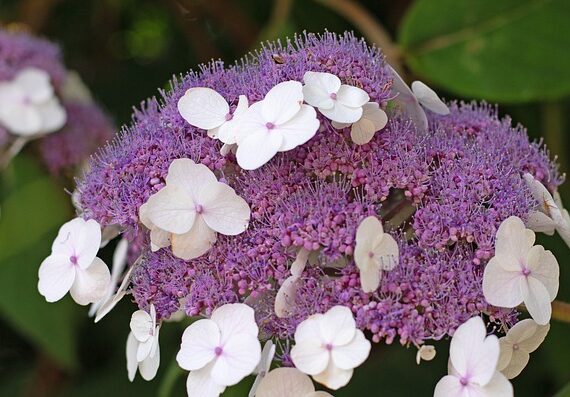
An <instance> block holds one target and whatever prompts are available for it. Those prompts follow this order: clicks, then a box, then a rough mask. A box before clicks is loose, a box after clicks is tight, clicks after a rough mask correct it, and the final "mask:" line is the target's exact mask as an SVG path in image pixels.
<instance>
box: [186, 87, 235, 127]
mask: <svg viewBox="0 0 570 397" xmlns="http://www.w3.org/2000/svg"><path fill="white" fill-rule="evenodd" d="M178 112H179V113H180V115H181V116H182V118H183V119H184V120H186V121H187V122H188V124H190V125H193V126H195V127H198V128H202V129H204V130H210V129H213V128H216V127H219V126H220V125H222V123H224V122H225V121H226V116H227V115H228V114H229V112H230V106H229V105H228V103H227V102H226V100H225V99H224V97H223V96H221V95H220V94H219V93H218V92H216V91H214V90H212V89H211V88H206V87H195V88H190V89H189V90H188V91H186V93H185V94H184V95H183V96H182V97H181V98H180V99H179V100H178Z"/></svg>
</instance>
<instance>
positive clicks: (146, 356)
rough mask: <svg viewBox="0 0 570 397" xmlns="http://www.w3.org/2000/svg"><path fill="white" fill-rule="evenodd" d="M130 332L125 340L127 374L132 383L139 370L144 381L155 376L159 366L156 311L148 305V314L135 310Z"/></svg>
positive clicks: (158, 329) (152, 305) (158, 327)
mask: <svg viewBox="0 0 570 397" xmlns="http://www.w3.org/2000/svg"><path fill="white" fill-rule="evenodd" d="M130 325H131V332H130V333H129V337H128V338H127V374H128V376H129V380H130V381H131V382H132V381H133V380H134V379H135V375H136V374H137V369H138V370H139V372H140V374H141V376H142V378H143V379H144V380H151V379H153V378H154V377H155V376H156V372H157V371H158V367H159V365H160V346H159V344H158V334H159V331H160V324H158V325H157V324H156V309H155V308H154V304H152V303H151V305H150V314H149V313H147V312H145V311H144V310H137V311H136V312H134V313H133V315H132V316H131V324H130Z"/></svg>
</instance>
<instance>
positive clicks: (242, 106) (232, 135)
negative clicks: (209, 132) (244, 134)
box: [217, 95, 249, 155]
mask: <svg viewBox="0 0 570 397" xmlns="http://www.w3.org/2000/svg"><path fill="white" fill-rule="evenodd" d="M248 106H249V103H248V100H247V97H246V96H245V95H240V96H239V99H238V104H237V107H236V109H235V111H234V114H233V118H232V119H231V120H229V121H226V122H225V123H224V124H222V125H221V126H220V127H219V129H218V132H217V138H218V139H219V140H220V141H221V142H223V143H225V144H226V145H233V144H235V143H236V142H237V141H236V132H237V130H238V128H239V124H238V123H239V120H240V117H241V116H243V115H244V114H245V112H246V111H247V109H248ZM224 146H225V145H224ZM226 154H227V153H226ZM222 155H225V154H222Z"/></svg>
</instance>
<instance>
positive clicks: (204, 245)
mask: <svg viewBox="0 0 570 397" xmlns="http://www.w3.org/2000/svg"><path fill="white" fill-rule="evenodd" d="M216 239H217V235H216V232H215V231H214V230H212V229H211V228H210V227H209V226H208V225H207V224H206V222H204V217H202V216H197V217H196V220H195V222H194V225H193V226H192V229H190V230H189V231H188V232H186V233H184V234H173V235H172V237H171V240H172V252H173V253H174V255H175V256H177V257H178V258H181V259H184V260H190V259H194V258H197V257H199V256H202V255H203V254H205V253H206V252H208V250H209V249H210V248H212V246H213V245H214V243H215V242H216Z"/></svg>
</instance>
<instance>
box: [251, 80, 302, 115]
mask: <svg viewBox="0 0 570 397" xmlns="http://www.w3.org/2000/svg"><path fill="white" fill-rule="evenodd" d="M302 102H303V86H302V84H301V83H299V82H298V81H284V82H282V83H279V84H277V85H276V86H275V87H273V88H272V89H271V90H269V92H268V93H267V95H265V98H263V101H262V104H263V105H262V107H261V114H262V116H263V118H264V120H265V121H266V122H271V123H273V124H275V125H280V124H283V123H286V122H287V121H289V120H291V119H292V118H293V116H295V115H296V114H297V112H299V110H300V109H301V103H302Z"/></svg>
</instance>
